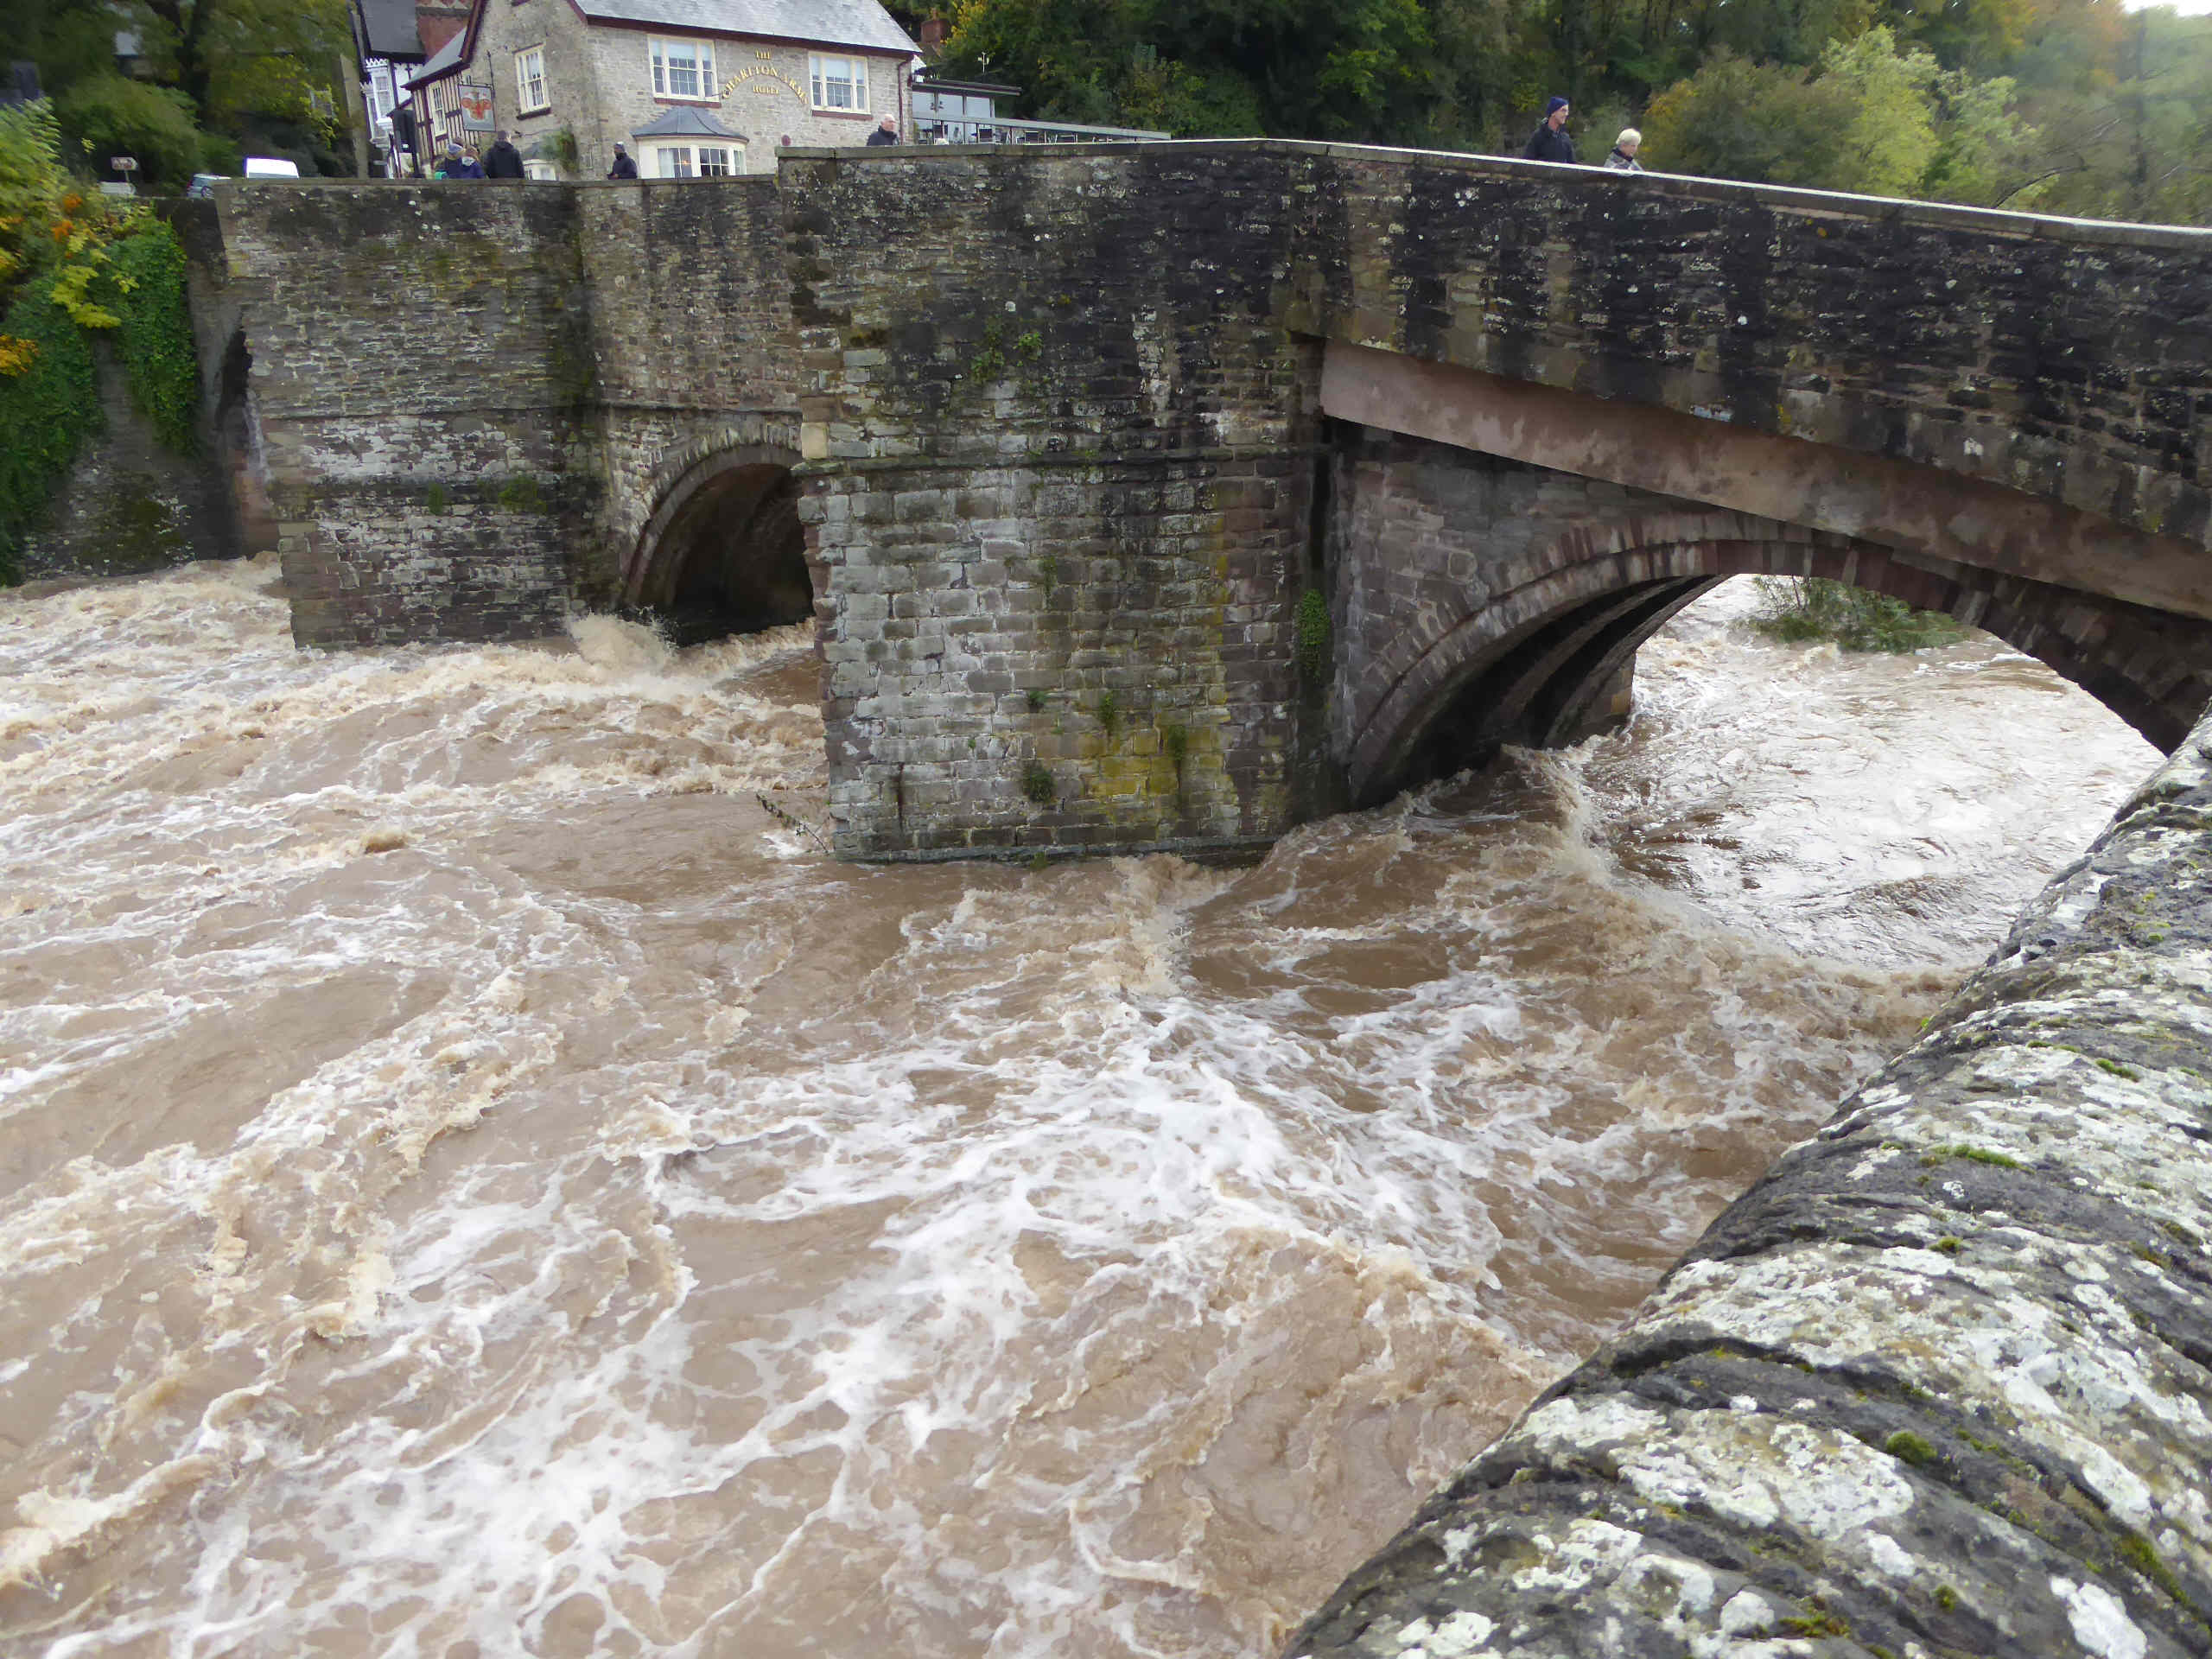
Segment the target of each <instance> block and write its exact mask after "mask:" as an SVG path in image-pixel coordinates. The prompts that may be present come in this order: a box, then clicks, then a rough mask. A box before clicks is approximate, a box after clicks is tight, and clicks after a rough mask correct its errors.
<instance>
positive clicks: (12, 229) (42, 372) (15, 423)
mask: <svg viewBox="0 0 2212 1659" xmlns="http://www.w3.org/2000/svg"><path fill="white" fill-rule="evenodd" d="M59 149H60V133H59V130H58V128H57V126H56V124H55V121H54V115H53V112H52V111H51V110H50V109H49V108H48V106H47V105H45V104H43V103H40V104H32V105H24V106H22V107H20V108H16V109H0V585H5V584H7V583H10V582H16V581H18V580H20V578H21V554H22V546H23V542H24V538H25V537H27V536H28V535H29V532H30V531H32V530H33V529H34V528H35V526H36V525H37V524H38V523H39V521H40V520H41V519H42V518H44V517H45V515H46V512H47V509H48V505H49V503H50V502H51V500H52V499H53V495H54V490H55V489H56V487H57V486H59V485H60V482H61V480H63V479H64V478H65V477H67V474H68V471H69V467H70V466H71V464H72V463H73V461H75V460H76V458H77V454H78V452H79V449H80V448H82V447H83V445H84V444H85V443H86V442H87V441H88V440H90V439H91V438H92V437H94V436H96V435H98V434H99V430H100V427H101V423H102V418H101V413H100V401H99V385H98V380H97V378H96V372H95V368H94V349H95V347H94V342H95V341H96V340H99V339H101V338H103V337H105V338H106V339H109V340H111V342H112V343H113V346H114V350H115V352H116V355H117V357H118V360H119V361H120V362H121V364H122V365H123V368H124V374H125V377H126V378H127V379H128V381H129V383H130V392H131V397H132V399H133V401H135V402H136V403H137V405H138V407H139V408H140V409H141V410H143V412H144V414H145V415H146V416H147V418H148V420H149V422H150V423H152V425H153V428H154V430H155V432H156V435H157V436H159V437H160V439H161V440H162V442H164V443H166V444H168V446H169V447H170V448H174V449H177V450H180V451H183V450H188V449H189V448H191V447H192V442H193V423H194V412H195V410H196V409H197V406H198V403H199V397H200V379H199V366H198V362H197V359H195V357H194V353H193V346H192V326H191V320H190V316H189V314H188V311H187V309H186V302H185V290H184V267H185V262H184V250H183V249H182V248H181V246H180V245H178V243H177V239H176V234H175V232H173V231H171V230H170V229H169V227H168V226H167V225H164V224H162V222H161V221H160V220H159V219H156V218H155V217H154V216H153V214H152V213H150V212H149V210H147V209H146V208H145V207H139V206H131V207H119V206H118V205H117V204H115V203H113V202H111V201H110V200H107V199H106V198H105V197H101V196H98V195H87V194H84V193H83V192H82V191H81V190H80V189H79V188H78V187H77V185H76V184H75V182H74V181H73V180H72V179H71V178H70V176H69V175H68V174H67V173H66V172H65V171H64V170H63V169H62V167H61V165H60V156H59V154H58V152H59Z"/></svg>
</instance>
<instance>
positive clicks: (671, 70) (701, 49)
mask: <svg viewBox="0 0 2212 1659" xmlns="http://www.w3.org/2000/svg"><path fill="white" fill-rule="evenodd" d="M647 49H648V50H649V51H650V52H651V53H652V60H653V96H654V97H655V98H696V99H708V100H710V101H712V100H714V99H715V43H714V42H713V41H672V40H671V41H664V40H663V39H661V38H660V37H659V36H658V35H654V36H653V37H652V40H651V41H650V42H649V43H648V47H647Z"/></svg>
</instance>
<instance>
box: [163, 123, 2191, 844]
mask: <svg viewBox="0 0 2212 1659" xmlns="http://www.w3.org/2000/svg"><path fill="white" fill-rule="evenodd" d="M192 229H193V230H194V238H193V241H194V247H195V251H196V252H197V253H198V255H199V258H198V261H197V265H198V270H197V275H196V288H197V296H196V297H197V300H198V302H199V310H200V316H201V323H202V329H203V349H204V351H205V352H206V353H207V357H208V359H209V362H210V365H211V366H212V365H214V364H216V363H218V362H221V361H226V360H227V361H229V362H231V363H232V364H233V365H236V364H238V362H240V361H243V362H245V363H246V364H247V365H250V367H249V368H248V369H247V371H246V372H243V373H239V372H233V373H232V374H231V375H230V376H228V377H227V378H221V377H216V376H212V375H211V378H210V384H211V385H224V386H226V387H228V388H230V391H229V392H228V394H227V395H228V396H230V397H232V400H233V402H237V401H238V400H243V402H244V403H245V404H248V405H250V410H251V421H250V422H249V421H247V420H245V419H243V418H240V417H239V416H238V414H237V413H236V412H232V413H230V414H227V415H226V416H225V420H224V424H225V426H226V429H228V430H231V431H232V432H234V433H245V432H246V431H247V430H248V429H251V432H252V433H254V434H257V450H256V456H257V462H258V472H259V475H260V476H261V477H262V478H263V479H264V480H265V484H266V493H267V497H268V501H269V513H270V527H269V533H270V534H271V535H272V536H273V537H275V538H276V539H277V541H278V542H279V543H281V545H282V547H283V552H284V558H285V563H286V569H287V572H288V575H289V579H290V582H291V584H292V591H293V592H294V594H295V595H296V598H295V601H294V606H295V627H296V633H297V636H298V638H299V639H301V641H302V643H304V644H315V645H342V644H349V643H355V644H365V643H373V642H376V641H380V640H394V639H425V638H445V639H486V638H505V637H517V636H522V635H527V634H531V633H537V632H546V631H548V630H550V629H553V628H555V627H556V626H558V624H559V622H560V621H561V620H562V619H563V616H564V615H565V614H567V613H569V611H571V610H573V609H575V608H576V607H582V606H606V605H612V604H629V605H635V606H640V607H652V608H655V609H658V610H659V611H660V612H662V613H664V614H667V615H669V616H671V617H672V618H673V619H674V620H675V621H676V623H677V626H679V628H682V629H685V630H690V631H693V632H709V631H713V630H715V629H728V628H732V627H750V626H764V625H766V624H769V623H773V622H779V621H790V620H797V619H798V618H800V617H803V616H804V615H805V614H806V613H807V611H808V607H809V606H810V605H811V607H812V608H813V611H814V613H815V615H816V616H817V618H818V620H819V627H820V639H821V643H822V650H823V664H824V683H823V708H824V711H825V714H826V715H827V718H828V726H829V764H830V778H831V811H832V816H833V817H834V819H835V822H836V844H837V846H838V848H839V849H840V850H841V851H842V852H844V853H846V854H848V855H859V856H863V857H931V856H945V855H961V854H971V853H975V852H979V851H1002V850H1009V849H1052V850H1059V849H1086V848H1116V849H1141V848H1147V847H1167V848H1185V849H1188V848H1198V847H1204V846H1219V845H1230V844H1236V843H1239V842H1261V841H1265V840H1267V839H1269V838H1271V837H1273V836H1276V835H1279V834H1280V833H1281V832H1282V831H1283V830H1284V829H1287V828H1289V827H1290V826H1291V825H1293V824H1294V823H1298V822H1300V821H1301V820H1302V819H1304V818H1306V817H1312V816H1313V815H1314V814H1316V813H1318V812H1321V811H1325V810H1332V809H1333V808H1335V807H1336V806H1338V805H1340V804H1344V803H1347V802H1351V803H1363V802H1371V801H1376V800H1379V799H1383V798H1387V797H1388V796H1389V795H1390V794H1391V793H1392V792H1393V791H1395V790H1397V789H1399V788H1401V787H1402V786H1404V785H1408V784H1410V783H1415V782H1419V781H1421V780H1423V779H1427V778H1428V777H1431V776H1433V775H1436V774H1438V773H1440V772H1450V771H1452V770H1455V769H1457V768H1458V767H1459V766H1464V765H1465V764H1467V763H1469V762H1470V761H1472V760H1479V759H1481V758H1482V757H1483V756H1484V754H1485V753H1489V752H1490V751H1491V750H1492V749H1494V748H1495V747H1497V745H1498V744H1500V743H1504V742H1516V743H1529V744H1545V743H1554V742H1560V741H1570V740H1572V739H1573V738H1575V737H1578V736H1580V735H1583V734H1587V733H1588V732H1590V731H1592V730H1593V729H1596V728H1599V727H1602V726H1603V725H1604V724H1605V722H1606V721H1608V720H1611V719H1612V718H1614V717H1616V716H1617V715H1618V712H1619V710H1620V709H1622V708H1623V707H1624V699H1625V697H1626V696H1627V692H1628V686H1629V682H1630V675H1631V673H1632V670H1633V664H1634V657H1635V652H1636V649H1637V645H1639V644H1640V643H1641V641H1642V640H1643V639H1644V638H1646V637H1647V636H1648V635H1649V633H1650V632H1652V630H1654V629H1655V628H1656V627H1657V626H1660V625H1661V624H1662V622H1664V621H1665V620H1666V619H1667V618H1668V616H1669V615H1670V614H1672V613H1673V612H1674V611H1675V609H1677V608H1678V607H1680V606H1681V605H1682V604H1684V603H1686V602H1687V601H1688V600H1690V599H1692V598H1694V596H1695V595H1696V594H1699V593H1700V592H1702V591H1703V590H1704V589H1705V588H1707V586H1708V585H1709V584H1711V583H1712V582H1715V581H1716V580H1718V579H1719V578H1721V577H1723V576H1726V575H1732V574H1735V573H1738V572H1743V571H1775V572H1791V573H1811V574H1818V575H1829V576H1834V577H1837V578H1839V579H1840V580H1843V581H1846V582H1854V583H1857V584H1858V585H1859V586H1862V587H1866V588H1875V589H1878V590H1880V591H1882V592H1885V593H1888V594H1895V595H1897V596H1898V597H1900V598H1902V599H1904V600H1907V601H1910V602H1911V603H1913V604H1916V605H1920V606H1923V607H1933V608H1940V609H1943V610H1947V611H1949V612H1951V613H1954V614H1955V615H1957V616H1959V617H1960V618H1961V619H1962V620H1966V621H1968V622H1972V623H1974V624H1977V625H1979V626H1982V627H1985V628H1987V629H1989V630H1990V631H1991V632H1995V633H1997V634H1999V635H2000V636H2002V637H2003V638H2004V639H2006V640H2008V641H2010V642H2011V643H2012V644H2013V645H2017V646H2018V647H2019V648H2020V649H2021V650H2023V651H2025V652H2030V653H2031V654H2033V655H2034V656H2036V657H2038V658H2042V659H2043V660H2044V661H2045V662H2047V663H2049V664H2050V665H2051V666H2052V667H2054V668H2055V669H2056V670H2057V671H2059V672H2060V673H2061V674H2063V675H2064V676H2066V677H2068V678H2069V679H2071V680H2073V681H2075V682H2076V683H2079V684H2081V685H2082V686H2083V687H2085V688H2086V689H2088V690H2089V691H2090V692H2091V693H2092V694H2093V695H2094V696H2097V697H2099V698H2100V699H2101V700H2102V701H2103V702H2105V703H2106V704H2107V706H2108V707H2110V708H2112V709H2113V710H2114V711H2115V712H2117V713H2118V714H2119V715H2121V717H2122V718H2124V719H2126V720H2127V721H2129V722H2130V723H2132V724H2133V726H2135V727H2136V728H2138V729H2139V730H2140V731H2141V732H2143V733H2144V734H2145V735H2146V736H2147V737H2149V738H2151V739H2152V741H2154V742H2157V743H2158V744H2159V745H2160V746H2161V747H2167V748H2171V747H2173V746H2174V745H2175V744H2176V743H2177V742H2178V741H2180V739H2181V737H2182V735H2183V734H2184V733H2185V732H2186V731H2187V730H2188V729H2189V728H2190V726H2191V724H2192V723H2193V722H2194V721H2195V719H2196V715H2197V712H2198V711H2199V709H2202V707H2203V706H2204V704H2205V702H2206V700H2207V697H2208V696H2209V695H2212V632H2208V628H2209V627H2212V622H2208V619H2212V562H2209V561H2208V560H2207V558H2206V551H2207V547H2208V544H2209V543H2212V499H2208V495H2207V488H2206V472H2205V469H2206V467H2207V466H2208V464H2212V450H2209V449H2208V444H2212V424H2208V423H2207V420H2206V419H2205V413H2204V404H2205V400H2206V399H2207V398H2208V397H2212V321H2208V317H2209V316H2212V309H2209V308H2212V238H2208V237H2207V236H2206V235H2204V234H2203V233H2202V232H2191V231H2183V230H2164V229H2153V228H2145V227H2142V226H2109V225H2089V224H2082V223H2076V222H2072V221H2059V220H2050V219H2033V218H2029V217H2024V216H2020V215H2012V214H2001V213H1986V212H1980V211H1977V210H1972V209H1963V208H1954V207H1937V206H1930V205H1926V204H1915V203H1904V202H1876V201H1870V200H1861V199H1857V198H1847V197H1838V196H1832V195H1824V194H1815V193H1808V192H1798V191H1789V190H1778V189H1771V188H1758V187H1751V186H1741V185H1732V184H1725V183H1717V182H1713V181H1694V180H1686V179H1674V178H1662V177H1643V178H1638V179H1635V180H1632V181H1624V180H1622V179H1619V178H1618V177H1611V176H1607V175H1603V174H1600V173H1598V172H1596V171H1593V170H1588V169H1580V168H1546V167H1543V166H1540V165H1536V164H1532V163H1522V162H1510V161H1500V160H1496V159H1491V158H1478V157H1455V156H1431V155H1420V154H1411V153H1404V152H1395V151H1380V150H1371V149H1347V148H1343V147H1336V146H1327V145H1317V144H1304V143H1289V142H1283V141H1260V142H1249V143H1186V144H1175V145H1152V146H1144V145H1133V146H1116V147H1108V148H1099V149H1083V150H1080V151H1063V152H1060V153H1058V154H1044V155H1038V154H1033V153H1020V152H1016V153H1011V154H1009V153H1007V152H1004V151H994V152H991V153H988V154H978V153H974V152H970V151H966V150H928V151H912V150H892V151H877V152H875V153H874V154H872V155H867V156H861V155H855V154H853V153H850V152H844V153H834V152H813V151H791V152H788V153H787V154H786V157H785V161H784V162H783V165H782V168H781V170H780V174H779V176H778V177H775V178H772V179H763V180H747V181H730V182H728V183H727V184H721V183H717V184H710V185H703V186H696V185H694V184H691V183H690V182H683V183H651V182H648V183H643V184H627V185H603V186H602V185H539V184H530V185H527V186H516V187H513V188H499V189H496V190H486V191H475V192H462V191H453V190H448V189H444V188H436V187H404V186H396V185H395V186H378V187H362V186H357V185H320V186H315V185H309V186H302V187H300V188H285V189H269V188H250V189H238V190H234V191H232V192H231V193H229V194H226V195H225V196H224V197H223V198H222V199H221V200H220V202H219V207H218V209H217V210H216V211H215V212H214V213H211V214H210V215H208V216H207V218H206V219H202V220H200V221H199V222H197V223H196V224H195V225H194V226H192Z"/></svg>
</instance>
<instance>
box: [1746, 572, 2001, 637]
mask: <svg viewBox="0 0 2212 1659" xmlns="http://www.w3.org/2000/svg"><path fill="white" fill-rule="evenodd" d="M1758 589H1759V612H1758V615H1757V616H1756V617H1754V618H1753V619H1752V620H1751V626H1753V627H1755V628H1757V629H1758V631H1759V632H1761V633H1763V634H1764V635H1766V636H1767V638H1768V639H1780V640H1784V641H1787V642H1790V643H1798V642H1803V641H1811V640H1816V639H1832V640H1834V642H1835V643H1836V644H1837V645H1839V646H1840V647H1841V648H1842V649H1843V650H1845V651H1888V652H1907V651H1919V650H1921V649H1922V648H1923V647H1924V646H1928V645H1955V644H1957V643H1958V642H1959V641H1960V640H1961V639H1964V638H1965V637H1966V629H1965V628H1963V627H1961V626H1960V625H1959V624H1958V623H1957V622H1955V621H1954V620H1952V619H1951V618H1949V617H1948V616H1945V615H1943V614H1942V613H1941V612H1939V611H1916V610H1914V609H1913V608H1912V607H1911V606H1910V605H1908V604H1906V603H1905V602H1904V601H1903V600H1901V599H1891V597H1890V596H1889V595H1888V594H1877V593H1872V592H1870V591H1869V590H1867V589H1866V588H1853V587H1850V586H1848V585H1847V584H1846V583H1843V582H1830V581H1828V580H1827V578H1826V577H1822V576H1761V577H1759V578H1758Z"/></svg>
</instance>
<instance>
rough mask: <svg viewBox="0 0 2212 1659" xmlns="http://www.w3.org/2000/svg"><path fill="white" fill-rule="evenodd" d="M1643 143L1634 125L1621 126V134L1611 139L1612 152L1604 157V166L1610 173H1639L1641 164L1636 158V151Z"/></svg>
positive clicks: (1641, 167) (1640, 134) (1641, 170)
mask: <svg viewBox="0 0 2212 1659" xmlns="http://www.w3.org/2000/svg"><path fill="white" fill-rule="evenodd" d="M1642 144H1643V134H1642V133H1640V132H1638V131H1637V130H1636V129H1635V128H1634V127H1623V128H1622V129H1621V136H1620V137H1618V138H1616V139H1614V140H1613V153H1612V154H1611V155H1610V156H1606V157H1605V168H1606V170H1607V171H1608V172H1612V173H1641V172H1643V163H1642V162H1639V161H1637V159H1636V152H1637V148H1638V147H1639V146H1641V145H1642Z"/></svg>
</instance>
